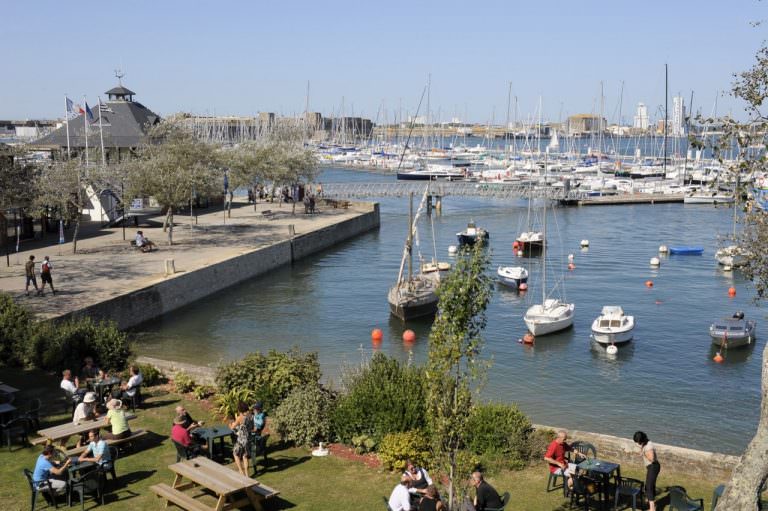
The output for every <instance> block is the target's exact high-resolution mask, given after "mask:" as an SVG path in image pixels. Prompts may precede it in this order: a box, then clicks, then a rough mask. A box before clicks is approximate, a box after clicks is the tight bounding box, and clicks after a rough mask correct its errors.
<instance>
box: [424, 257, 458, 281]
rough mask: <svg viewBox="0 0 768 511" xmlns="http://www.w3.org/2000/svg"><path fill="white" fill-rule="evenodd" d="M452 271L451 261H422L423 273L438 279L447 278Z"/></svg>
mask: <svg viewBox="0 0 768 511" xmlns="http://www.w3.org/2000/svg"><path fill="white" fill-rule="evenodd" d="M450 271H451V263H446V262H443V261H434V260H433V261H432V262H429V263H421V274H422V275H427V276H429V277H433V278H435V279H437V280H438V281H440V280H442V279H443V278H445V276H446V275H447V274H448V272H450Z"/></svg>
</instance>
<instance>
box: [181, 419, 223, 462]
mask: <svg viewBox="0 0 768 511" xmlns="http://www.w3.org/2000/svg"><path fill="white" fill-rule="evenodd" d="M190 434H191V435H194V436H195V437H196V438H198V439H199V440H200V441H205V442H206V443H207V444H208V457H209V458H211V459H213V444H214V442H215V441H216V439H219V441H220V442H219V444H220V446H221V452H222V453H223V452H224V439H225V438H227V437H228V436H230V435H231V434H232V430H231V429H229V427H228V426H224V425H223V424H222V425H219V426H212V427H210V428H202V427H201V428H195V429H193V430H192V431H191V432H190Z"/></svg>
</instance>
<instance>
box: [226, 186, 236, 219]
mask: <svg viewBox="0 0 768 511" xmlns="http://www.w3.org/2000/svg"><path fill="white" fill-rule="evenodd" d="M234 197H235V194H234V192H229V200H227V217H229V218H232V199H233V198H234Z"/></svg>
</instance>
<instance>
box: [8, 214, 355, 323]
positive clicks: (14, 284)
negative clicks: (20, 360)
mask: <svg viewBox="0 0 768 511" xmlns="http://www.w3.org/2000/svg"><path fill="white" fill-rule="evenodd" d="M235 200H236V202H235V204H234V206H233V209H232V217H231V218H227V219H226V222H225V220H224V213H223V211H222V210H221V207H220V206H219V207H216V208H214V207H212V208H208V209H200V210H197V211H196V213H202V214H199V216H198V217H197V224H196V225H190V217H189V215H186V216H176V217H175V218H174V220H175V227H174V230H173V242H174V244H173V245H172V246H168V245H167V235H166V233H163V232H162V221H163V218H164V217H162V216H157V217H149V218H142V219H141V225H140V226H139V227H138V228H136V227H133V226H131V227H126V228H125V237H126V240H125V241H124V240H123V229H122V228H121V227H112V228H101V225H100V224H99V223H97V222H88V223H85V225H83V226H81V239H79V240H78V242H77V249H78V253H77V254H73V253H72V243H71V236H72V229H70V230H69V232H67V233H66V237H67V239H68V241H69V242H68V243H65V244H64V245H61V246H59V245H58V244H56V242H57V241H58V235H57V234H55V233H53V234H52V233H47V234H46V239H45V240H42V241H27V242H22V246H21V249H20V251H19V253H18V254H15V253H14V254H11V256H10V266H7V265H6V258H5V257H0V292H7V293H10V294H11V296H13V297H14V298H15V299H16V300H17V301H18V302H19V303H21V304H23V305H25V306H27V307H29V309H30V310H32V311H33V312H35V313H36V314H37V315H38V316H39V317H43V318H50V317H55V316H59V315H61V314H65V313H68V312H72V311H74V310H78V309H81V308H83V307H86V306H89V305H93V304H95V303H98V302H101V301H104V300H106V299H109V298H112V297H115V296H119V295H122V294H125V293H128V292H132V291H135V290H137V289H141V288H143V287H146V286H149V285H151V284H153V283H155V282H158V281H162V280H163V279H164V278H165V275H164V271H165V260H166V259H173V260H174V262H175V267H176V271H177V272H188V271H194V270H196V269H199V268H202V267H205V266H207V265H209V264H212V263H217V262H221V261H223V260H226V259H228V258H230V257H233V256H236V255H240V254H243V253H246V252H249V251H251V250H254V249H256V248H261V247H264V246H268V245H270V244H272V243H275V242H278V241H283V240H286V239H288V238H289V225H293V226H294V228H295V232H296V234H297V235H301V234H304V233H307V232H311V231H313V230H316V229H322V228H324V227H327V226H329V225H332V224H335V223H337V222H339V221H342V220H346V219H348V218H352V217H354V216H356V215H358V214H360V212H361V211H362V210H360V211H356V210H355V206H354V205H353V206H352V207H350V209H342V208H339V209H335V208H332V207H330V206H326V205H322V204H320V205H319V207H318V209H317V211H318V214H315V215H305V214H304V207H303V206H302V205H297V207H296V215H295V216H294V215H291V205H290V204H282V205H280V204H276V203H275V204H269V203H259V204H258V206H257V208H256V211H254V208H253V205H249V204H246V203H245V202H237V199H235ZM267 209H269V210H271V211H272V212H273V213H274V214H273V216H272V218H271V219H267V218H265V217H264V215H262V213H261V212H262V211H264V210H267ZM194 222H195V219H194V217H193V218H192V223H194ZM137 229H141V230H142V231H144V235H145V236H146V237H147V238H148V239H150V240H152V241H153V242H155V243H157V245H158V250H156V251H153V252H151V253H142V252H140V251H138V250H136V249H134V248H133V247H131V245H130V240H132V239H133V238H134V236H135V235H136V230H137ZM30 254H34V255H35V262H36V263H37V264H36V272H37V283H38V286H40V285H41V284H42V282H41V279H40V275H39V272H40V263H41V262H42V260H43V256H46V255H48V256H50V258H51V262H52V263H53V267H54V270H53V282H54V286H55V287H56V295H55V296H54V295H52V294H51V293H50V290H48V289H46V293H45V296H36V295H35V293H34V290H32V291H31V292H30V295H29V296H26V294H25V293H24V280H25V279H24V263H25V262H26V260H27V259H28V258H29V256H30ZM30 289H32V288H31V287H30Z"/></svg>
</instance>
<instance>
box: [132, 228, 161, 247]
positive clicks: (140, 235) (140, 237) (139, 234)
mask: <svg viewBox="0 0 768 511" xmlns="http://www.w3.org/2000/svg"><path fill="white" fill-rule="evenodd" d="M136 248H138V249H140V250H141V251H142V252H152V249H153V248H157V245H155V243H154V242H153V241H150V240H149V239H147V238H145V237H144V231H136Z"/></svg>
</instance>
